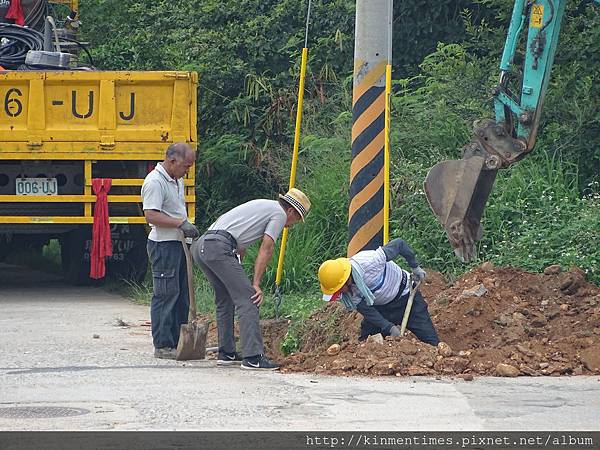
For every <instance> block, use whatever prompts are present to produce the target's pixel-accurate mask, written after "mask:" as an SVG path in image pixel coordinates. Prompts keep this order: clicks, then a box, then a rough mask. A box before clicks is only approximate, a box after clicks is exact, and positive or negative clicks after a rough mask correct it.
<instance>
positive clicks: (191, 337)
mask: <svg viewBox="0 0 600 450" xmlns="http://www.w3.org/2000/svg"><path fill="white" fill-rule="evenodd" d="M180 240H181V245H183V251H184V253H185V262H186V269H187V281H188V295H189V301H190V307H189V314H188V323H184V324H182V325H181V328H180V331H179V342H178V343H177V355H176V356H175V359H177V360H178V361H188V360H192V359H204V357H205V356H206V334H207V332H208V323H199V322H198V318H197V317H196V297H195V295H194V281H193V280H194V275H193V273H192V255H191V254H190V249H189V248H188V244H187V243H186V239H185V237H184V235H183V233H182V235H181V239H180Z"/></svg>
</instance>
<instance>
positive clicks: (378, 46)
mask: <svg viewBox="0 0 600 450" xmlns="http://www.w3.org/2000/svg"><path fill="white" fill-rule="evenodd" d="M391 4H392V0H357V2H356V30H355V44H354V45H355V47H354V84H353V93H352V164H351V165H350V188H349V196H350V207H349V211H348V256H352V255H354V254H356V253H358V252H359V251H361V250H367V249H374V248H377V247H379V246H380V245H382V244H383V238H384V233H383V231H384V230H383V228H384V225H383V224H384V178H385V177H384V173H385V170H384V147H385V141H386V139H385V131H386V129H387V127H386V126H385V119H386V115H385V109H386V108H385V107H386V90H385V83H386V66H388V65H389V64H391V36H392V27H391V23H392V17H391V16H392V7H391ZM386 198H387V196H386Z"/></svg>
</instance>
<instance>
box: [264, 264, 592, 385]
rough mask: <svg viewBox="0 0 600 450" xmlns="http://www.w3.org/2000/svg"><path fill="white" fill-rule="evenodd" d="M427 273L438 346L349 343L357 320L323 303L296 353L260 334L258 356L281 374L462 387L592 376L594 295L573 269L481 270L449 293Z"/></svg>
mask: <svg viewBox="0 0 600 450" xmlns="http://www.w3.org/2000/svg"><path fill="white" fill-rule="evenodd" d="M550 267H554V266H550ZM428 274H430V277H429V280H428V281H427V282H426V283H425V285H424V286H423V288H422V291H423V294H424V296H425V298H426V299H427V301H428V303H429V308H430V312H431V315H432V319H433V322H434V323H435V325H436V328H437V330H438V334H439V336H440V339H441V340H442V341H443V342H442V343H440V345H439V346H438V347H437V348H436V347H433V346H430V345H428V344H424V343H422V342H420V341H418V340H417V339H416V338H414V337H413V336H412V335H410V334H409V336H408V337H405V338H392V337H387V338H383V336H381V335H378V336H373V337H370V338H369V339H368V340H367V341H366V342H358V340H357V336H358V330H359V324H360V320H361V317H360V315H359V314H358V313H352V314H348V313H346V312H344V311H343V307H342V306H341V305H338V304H337V303H333V304H329V305H327V306H326V307H325V308H324V309H322V310H319V311H317V312H315V314H313V316H312V317H310V318H309V319H308V320H307V321H306V323H305V324H304V327H303V333H302V336H301V343H302V344H301V348H300V351H298V352H297V353H294V354H291V355H289V356H287V357H286V356H283V355H282V354H281V351H280V349H279V343H280V342H281V340H282V339H283V338H284V336H285V330H284V329H282V328H281V327H279V329H277V330H276V333H274V334H270V332H269V330H268V329H266V328H265V330H264V332H265V334H267V335H269V334H270V336H269V342H270V344H271V345H270V346H269V349H268V352H269V354H270V355H273V356H275V359H277V361H278V362H279V363H281V364H282V365H283V367H282V370H283V371H290V372H291V371H293V372H298V371H302V372H314V373H324V374H337V375H369V376H382V375H396V376H405V375H410V376H419V375H429V376H440V375H446V376H456V375H460V377H461V378H463V379H465V380H470V379H472V377H473V376H475V377H477V376H507V377H515V376H544V375H546V376H548V375H549V376H561V375H590V374H600V327H599V326H598V324H600V306H599V304H600V288H598V287H597V286H594V285H592V284H589V283H587V282H586V281H585V274H584V273H583V272H582V271H581V270H580V269H577V268H572V269H571V270H569V271H562V270H557V269H555V268H553V269H552V270H549V268H547V269H546V270H545V273H543V274H536V273H529V272H525V271H522V270H518V269H514V268H495V267H490V265H486V267H484V268H477V269H475V270H473V271H471V272H469V273H466V274H464V275H463V276H462V277H460V278H459V279H458V280H456V281H455V282H454V283H451V284H446V283H445V282H444V281H443V278H442V277H441V275H439V274H436V273H435V272H433V271H428ZM324 322H327V323H328V324H332V325H329V326H328V327H327V328H324V327H323V323H324ZM334 345H337V347H334ZM332 349H335V350H332Z"/></svg>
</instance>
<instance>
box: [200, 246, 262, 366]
mask: <svg viewBox="0 0 600 450" xmlns="http://www.w3.org/2000/svg"><path fill="white" fill-rule="evenodd" d="M192 256H193V258H194V262H195V263H196V264H198V266H200V268H201V269H202V272H204V275H206V278H207V279H208V281H210V284H212V287H213V289H214V291H215V304H216V312H217V332H218V334H219V351H221V352H227V353H233V352H234V351H235V336H234V331H233V319H234V312H235V313H237V315H238V319H239V325H240V343H241V347H242V348H241V350H242V355H243V357H244V358H249V357H251V356H256V355H262V354H263V351H264V347H263V340H262V335H261V330H260V322H259V315H258V306H256V305H255V304H254V303H252V299H251V297H252V296H253V295H254V294H255V293H256V291H255V290H254V288H253V287H252V283H250V280H249V279H248V276H247V275H246V272H244V268H243V267H242V265H241V264H240V262H239V261H238V259H237V255H236V254H235V253H234V248H233V246H232V244H231V243H230V242H229V240H228V239H227V238H226V237H223V236H220V235H214V234H209V235H204V236H202V237H201V238H200V239H198V240H197V241H195V242H194V244H193V245H192Z"/></svg>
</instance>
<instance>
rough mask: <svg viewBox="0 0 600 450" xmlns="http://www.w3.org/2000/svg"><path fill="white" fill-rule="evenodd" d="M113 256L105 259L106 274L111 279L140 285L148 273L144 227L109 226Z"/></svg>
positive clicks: (146, 237)
mask: <svg viewBox="0 0 600 450" xmlns="http://www.w3.org/2000/svg"><path fill="white" fill-rule="evenodd" d="M111 236H112V246H113V256H112V257H110V258H107V259H106V272H107V275H108V276H109V277H111V278H116V279H125V280H128V281H133V282H136V283H141V282H142V281H144V279H145V278H146V272H147V271H148V252H147V250H146V243H147V241H148V235H147V233H146V227H145V225H138V224H136V225H128V224H118V225H113V226H111Z"/></svg>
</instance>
